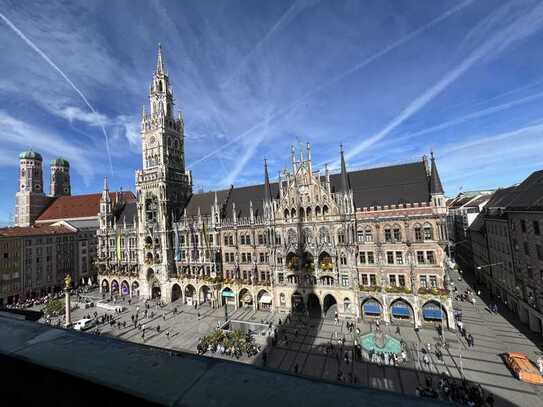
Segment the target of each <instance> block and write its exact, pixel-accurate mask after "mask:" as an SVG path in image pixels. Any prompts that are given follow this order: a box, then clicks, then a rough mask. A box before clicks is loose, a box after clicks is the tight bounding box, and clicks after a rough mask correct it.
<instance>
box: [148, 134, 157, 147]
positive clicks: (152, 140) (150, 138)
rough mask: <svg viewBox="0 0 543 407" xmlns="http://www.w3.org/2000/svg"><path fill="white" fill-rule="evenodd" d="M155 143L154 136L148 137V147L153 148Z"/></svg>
mask: <svg viewBox="0 0 543 407" xmlns="http://www.w3.org/2000/svg"><path fill="white" fill-rule="evenodd" d="M155 143H156V138H155V136H151V137H149V145H150V146H154V145H155Z"/></svg>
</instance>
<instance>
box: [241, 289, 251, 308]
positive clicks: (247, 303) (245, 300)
mask: <svg viewBox="0 0 543 407" xmlns="http://www.w3.org/2000/svg"><path fill="white" fill-rule="evenodd" d="M239 306H240V307H246V308H250V307H252V306H253V296H252V295H251V293H250V292H249V290H248V289H247V288H244V289H243V290H241V291H240V292H239Z"/></svg>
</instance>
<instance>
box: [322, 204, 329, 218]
mask: <svg viewBox="0 0 543 407" xmlns="http://www.w3.org/2000/svg"><path fill="white" fill-rule="evenodd" d="M322 215H323V216H324V217H326V216H328V206H326V205H324V206H323V207H322Z"/></svg>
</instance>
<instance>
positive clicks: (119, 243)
mask: <svg viewBox="0 0 543 407" xmlns="http://www.w3.org/2000/svg"><path fill="white" fill-rule="evenodd" d="M122 254H123V248H122V246H121V235H118V236H117V261H120V260H122Z"/></svg>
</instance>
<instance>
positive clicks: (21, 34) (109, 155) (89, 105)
mask: <svg viewBox="0 0 543 407" xmlns="http://www.w3.org/2000/svg"><path fill="white" fill-rule="evenodd" d="M0 18H1V19H2V20H4V22H5V23H6V24H7V25H8V27H9V28H11V29H12V30H13V31H14V32H15V34H17V35H18V36H19V37H20V38H21V39H22V40H23V41H24V42H25V43H26V44H27V45H28V46H29V47H30V48H32V49H33V50H34V51H36V52H37V53H38V55H39V56H41V57H42V58H43V59H44V60H45V62H47V63H48V64H49V65H51V67H53V69H55V70H56V71H57V72H58V73H59V74H60V76H62V77H63V78H64V80H65V81H66V82H68V84H69V85H70V86H71V87H72V88H73V90H75V91H76V92H77V94H78V95H79V96H81V99H83V102H85V104H86V105H87V106H88V108H89V109H90V110H91V111H92V112H93V113H94V114H96V115H98V112H97V111H96V109H95V108H94V107H93V106H92V105H91V103H90V102H89V100H88V99H87V97H86V96H85V95H84V94H83V92H81V90H79V88H78V87H77V86H75V84H74V83H73V82H72V80H71V79H70V78H69V77H68V75H66V74H65V73H64V72H63V71H62V69H60V68H59V67H58V65H57V64H55V63H54V62H53V61H52V60H51V58H49V57H48V56H47V55H46V54H45V52H43V51H42V50H41V49H40V48H38V46H37V45H36V44H34V43H33V42H32V41H31V40H30V39H29V38H28V37H27V36H26V35H24V34H23V33H22V32H21V30H19V29H18V28H17V27H16V26H15V24H13V23H12V22H11V21H10V20H9V19H8V18H7V17H6V16H5V15H4V14H2V13H0ZM100 127H101V128H102V132H103V133H104V139H105V143H106V153H107V157H108V161H109V170H110V171H111V175H113V165H112V163H111V153H110V150H109V138H108V136H107V132H106V128H105V127H104V125H103V124H102V123H100Z"/></svg>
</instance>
